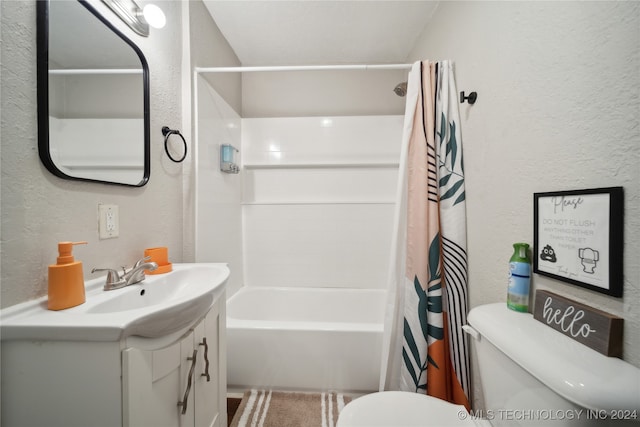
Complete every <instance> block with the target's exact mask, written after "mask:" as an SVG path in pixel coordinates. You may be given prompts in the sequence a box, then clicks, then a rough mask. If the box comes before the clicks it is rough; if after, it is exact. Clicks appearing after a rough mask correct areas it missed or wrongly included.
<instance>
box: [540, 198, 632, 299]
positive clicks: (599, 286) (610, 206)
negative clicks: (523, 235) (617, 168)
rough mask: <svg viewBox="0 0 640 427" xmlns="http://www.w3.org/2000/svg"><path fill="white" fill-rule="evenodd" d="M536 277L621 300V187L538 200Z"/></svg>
mask: <svg viewBox="0 0 640 427" xmlns="http://www.w3.org/2000/svg"><path fill="white" fill-rule="evenodd" d="M533 205H534V210H533V216H534V222H533V223H534V235H533V239H534V241H533V246H534V248H533V249H534V253H533V255H534V256H533V271H534V272H535V273H538V274H541V275H544V276H548V277H552V278H554V279H558V280H562V281H564V282H568V283H572V284H574V285H578V286H582V287H584V288H587V289H591V290H594V291H597V292H602V293H604V294H608V295H611V296H615V297H621V296H622V236H623V216H624V203H623V189H622V187H609V188H597V189H589V190H571V191H556V192H546V193H534V195H533Z"/></svg>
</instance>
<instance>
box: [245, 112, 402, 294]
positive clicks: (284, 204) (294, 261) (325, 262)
mask: <svg viewBox="0 0 640 427" xmlns="http://www.w3.org/2000/svg"><path fill="white" fill-rule="evenodd" d="M402 121H403V117H402V116H357V117H297V118H293V117H288V118H260V119H243V120H242V147H243V209H242V212H243V249H244V279H245V284H247V285H249V286H314V287H315V286H318V287H324V286H326V287H354V288H384V287H385V285H386V278H387V269H388V263H389V246H390V241H391V231H392V221H393V211H394V207H393V203H394V200H395V190H396V184H397V182H396V181H397V174H398V161H399V153H400V143H401V138H402Z"/></svg>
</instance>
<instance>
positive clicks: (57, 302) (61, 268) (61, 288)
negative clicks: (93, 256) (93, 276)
mask: <svg viewBox="0 0 640 427" xmlns="http://www.w3.org/2000/svg"><path fill="white" fill-rule="evenodd" d="M86 244H87V242H60V243H58V263H57V264H51V265H50V266H49V301H48V302H47V308H48V309H49V310H64V309H65V308H70V307H75V306H76V305H80V304H83V303H84V302H85V301H86V297H85V294H84V274H83V272H82V262H80V261H75V260H74V259H73V253H72V250H73V245H86Z"/></svg>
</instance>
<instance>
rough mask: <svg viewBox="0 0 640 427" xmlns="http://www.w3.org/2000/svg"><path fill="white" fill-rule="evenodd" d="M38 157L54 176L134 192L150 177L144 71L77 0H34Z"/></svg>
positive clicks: (122, 39) (126, 42)
mask: <svg viewBox="0 0 640 427" xmlns="http://www.w3.org/2000/svg"><path fill="white" fill-rule="evenodd" d="M36 4H37V50H38V67H37V75H38V95H37V96H38V152H39V155H40V160H41V161H42V163H43V164H44V166H45V167H46V168H47V169H48V170H49V171H50V172H51V173H53V174H54V175H56V176H58V177H60V178H64V179H71V180H82V181H92V182H102V183H107V184H116V185H126V186H134V187H141V186H143V185H145V184H146V183H147V182H148V180H149V175H150V170H151V168H150V117H149V67H148V65H147V61H146V59H145V57H144V55H143V54H142V51H141V50H140V48H139V47H138V46H136V44H135V43H133V42H132V41H131V40H130V39H129V38H127V37H126V36H125V35H124V34H123V33H122V32H120V31H119V30H118V29H117V28H116V27H115V26H113V25H112V24H111V23H110V22H109V21H108V20H107V19H106V18H105V17H103V16H102V15H101V14H100V13H99V12H98V11H97V10H96V9H95V8H94V7H93V6H91V4H89V3H88V2H87V1H85V0H77V1H69V0H37V1H36Z"/></svg>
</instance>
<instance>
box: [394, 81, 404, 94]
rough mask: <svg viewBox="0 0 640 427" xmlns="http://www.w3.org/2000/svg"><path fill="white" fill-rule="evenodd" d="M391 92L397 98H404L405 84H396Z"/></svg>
mask: <svg viewBox="0 0 640 427" xmlns="http://www.w3.org/2000/svg"><path fill="white" fill-rule="evenodd" d="M393 91H394V92H395V94H396V95H398V96H405V95H406V94H407V82H402V83H398V84H397V85H396V87H394V88H393Z"/></svg>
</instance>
